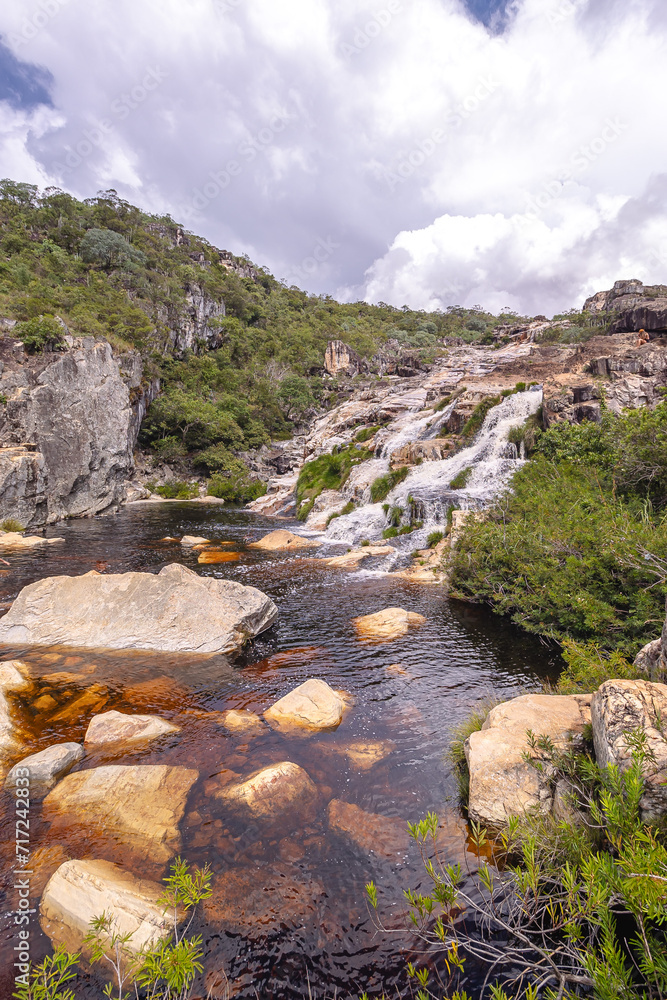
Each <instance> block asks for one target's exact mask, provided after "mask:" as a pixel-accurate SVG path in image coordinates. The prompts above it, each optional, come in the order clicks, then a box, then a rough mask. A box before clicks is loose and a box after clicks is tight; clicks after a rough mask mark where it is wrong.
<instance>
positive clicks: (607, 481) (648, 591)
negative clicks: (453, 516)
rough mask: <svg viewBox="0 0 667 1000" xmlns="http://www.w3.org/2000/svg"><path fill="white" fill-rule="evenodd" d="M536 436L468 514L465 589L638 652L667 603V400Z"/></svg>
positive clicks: (562, 633)
mask: <svg viewBox="0 0 667 1000" xmlns="http://www.w3.org/2000/svg"><path fill="white" fill-rule="evenodd" d="M534 447H535V452H534V457H533V459H532V461H530V462H529V463H527V464H526V465H525V466H524V467H523V468H522V469H521V470H520V471H519V472H518V473H517V474H516V475H515V477H514V479H513V481H512V484H511V489H510V490H508V491H507V492H506V493H505V494H504V495H503V496H502V497H500V498H499V499H498V501H497V502H496V503H495V504H494V505H493V506H492V507H491V508H490V510H489V511H488V516H487V517H486V519H485V520H484V521H475V520H471V521H470V522H468V524H467V525H466V528H465V531H464V533H463V536H462V538H461V539H460V540H459V542H458V545H457V550H456V552H455V554H454V557H453V563H452V586H453V589H454V591H455V592H456V593H458V594H459V595H460V596H463V597H465V598H468V599H470V598H472V599H473V600H476V601H485V602H488V603H489V604H491V605H492V607H494V608H495V609H496V610H497V611H499V612H501V613H503V614H508V615H511V617H512V619H513V620H514V621H515V622H517V623H518V624H520V625H522V626H523V627H524V628H526V629H528V630H529V631H532V632H538V633H540V634H542V635H545V636H549V637H552V638H554V639H558V640H564V639H570V640H576V642H578V643H582V642H584V643H585V642H592V641H594V642H595V643H597V645H598V647H599V649H600V650H602V651H612V650H616V651H618V652H619V653H621V654H623V655H625V656H629V657H634V655H635V654H636V653H637V651H638V650H639V648H640V647H641V646H642V645H644V644H645V643H646V642H649V641H650V640H652V639H654V638H655V637H656V635H657V634H658V633H659V632H660V630H661V628H662V624H663V622H664V615H665V613H664V607H665V594H666V593H667V403H662V404H660V405H659V406H658V407H657V408H656V409H654V410H649V409H646V408H645V409H640V410H634V411H629V412H627V413H624V414H623V415H621V416H614V415H613V414H611V413H609V412H605V413H604V414H603V419H602V421H601V422H600V423H599V424H595V423H584V424H580V425H571V424H568V423H563V424H557V425H555V426H554V427H551V428H550V429H549V430H548V431H546V432H545V433H543V434H541V435H540V436H539V437H538V438H537V439H536V440H534ZM566 652H567V650H566Z"/></svg>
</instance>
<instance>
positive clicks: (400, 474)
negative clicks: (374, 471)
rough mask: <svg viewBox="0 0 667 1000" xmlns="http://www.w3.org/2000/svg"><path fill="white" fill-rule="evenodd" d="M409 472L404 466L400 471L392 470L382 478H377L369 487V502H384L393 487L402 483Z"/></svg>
mask: <svg viewBox="0 0 667 1000" xmlns="http://www.w3.org/2000/svg"><path fill="white" fill-rule="evenodd" d="M409 471H410V469H409V468H408V466H407V465H404V466H402V467H401V468H400V469H394V470H393V471H391V472H388V473H387V474H386V475H384V476H378V478H377V479H376V480H375V482H374V483H373V484H372V486H371V502H372V503H379V502H380V501H381V500H384V498H385V497H386V496H388V495H389V493H391V491H392V490H393V489H394V487H395V486H398V484H399V483H402V482H403V480H404V479H405V478H406V477H407V475H408V473H409Z"/></svg>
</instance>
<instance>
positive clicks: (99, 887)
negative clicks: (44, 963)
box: [39, 861, 174, 956]
mask: <svg viewBox="0 0 667 1000" xmlns="http://www.w3.org/2000/svg"><path fill="white" fill-rule="evenodd" d="M163 893H164V886H162V885H160V884H159V883H158V882H149V881H148V880H146V879H142V878H136V877H135V876H134V875H132V874H131V873H130V872H127V871H123V869H122V868H119V867H118V865H115V864H112V863H111V862H110V861H66V862H65V863H64V864H63V865H61V866H60V868H58V870H57V871H56V872H55V874H54V875H52V876H51V878H50V879H49V882H48V884H47V886H46V888H45V890H44V894H43V896H42V900H41V903H40V905H39V922H40V925H41V927H42V930H43V931H44V933H45V934H46V935H47V937H49V938H50V940H51V944H52V945H53V947H54V948H57V947H58V946H59V945H62V946H63V947H64V948H66V949H67V950H68V951H70V952H81V951H83V953H84V955H86V956H90V948H89V946H87V945H85V944H84V938H85V936H86V934H87V933H88V932H89V930H90V922H91V921H92V920H94V919H95V918H96V917H99V916H101V914H102V913H106V914H107V915H108V916H110V917H111V918H112V920H113V930H114V931H115V932H116V933H118V934H120V935H121V936H124V935H129V937H128V940H127V942H126V943H125V945H124V947H125V948H127V949H128V951H129V952H130V953H131V954H133V955H136V954H137V953H138V952H140V951H141V950H142V949H144V948H150V947H151V946H152V945H155V944H157V943H158V942H159V941H164V940H168V939H169V937H170V936H171V933H172V931H173V927H174V924H173V912H172V911H167V912H165V907H164V906H163V905H162V904H160V903H158V899H159V898H160V897H161V896H162V895H163Z"/></svg>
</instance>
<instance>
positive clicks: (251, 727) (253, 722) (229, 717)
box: [216, 708, 269, 736]
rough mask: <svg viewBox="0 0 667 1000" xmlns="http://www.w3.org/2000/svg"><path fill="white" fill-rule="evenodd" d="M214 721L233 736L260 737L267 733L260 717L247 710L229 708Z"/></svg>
mask: <svg viewBox="0 0 667 1000" xmlns="http://www.w3.org/2000/svg"><path fill="white" fill-rule="evenodd" d="M216 721H219V723H220V725H221V726H224V728H225V729H228V730H229V732H230V733H233V734H234V735H235V736H262V735H263V734H264V733H268V732H269V730H268V729H267V728H266V726H265V724H264V723H263V722H262V720H261V719H260V717H259V716H258V715H256V714H255V713H254V712H249V711H248V709H247V708H244V709H236V708H229V709H227V711H226V712H220V715H219V719H217V720H216Z"/></svg>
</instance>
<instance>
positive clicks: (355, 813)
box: [327, 799, 409, 861]
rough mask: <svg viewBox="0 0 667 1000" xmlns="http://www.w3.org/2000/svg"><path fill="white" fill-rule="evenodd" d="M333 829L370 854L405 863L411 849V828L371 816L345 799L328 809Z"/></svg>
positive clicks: (333, 800)
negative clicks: (409, 833) (409, 830)
mask: <svg viewBox="0 0 667 1000" xmlns="http://www.w3.org/2000/svg"><path fill="white" fill-rule="evenodd" d="M327 819H328V820H329V828H330V829H331V830H333V831H334V832H335V833H337V834H339V835H341V836H343V837H344V838H345V839H346V840H347V841H349V842H350V843H351V844H353V845H354V846H355V847H358V848H360V849H361V850H362V851H364V853H366V854H377V855H379V856H380V857H383V858H387V859H388V860H390V861H402V860H403V859H404V858H405V856H406V854H407V852H408V845H409V836H408V825H407V823H405V822H404V821H403V820H400V819H391V818H389V817H388V816H380V815H379V814H378V813H369V812H366V811H365V810H364V809H361V808H360V807H359V806H355V805H352V804H351V803H350V802H343V801H342V800H341V799H332V800H331V802H330V803H329V805H328V808H327Z"/></svg>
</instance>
